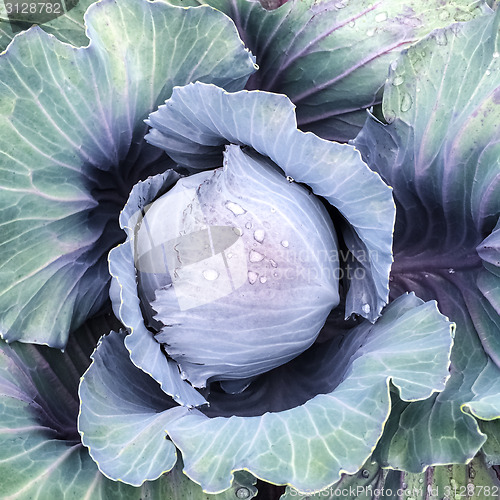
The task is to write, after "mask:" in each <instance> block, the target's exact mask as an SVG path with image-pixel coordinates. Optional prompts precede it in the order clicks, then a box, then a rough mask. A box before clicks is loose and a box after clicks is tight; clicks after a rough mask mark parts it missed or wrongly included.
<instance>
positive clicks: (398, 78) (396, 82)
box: [392, 75, 405, 87]
mask: <svg viewBox="0 0 500 500" xmlns="http://www.w3.org/2000/svg"><path fill="white" fill-rule="evenodd" d="M404 81H405V79H404V78H403V77H402V76H399V75H398V76H396V78H394V80H393V81H392V84H393V85H394V86H395V87H399V85H401V84H402V83H403V82H404Z"/></svg>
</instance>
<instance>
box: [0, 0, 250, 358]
mask: <svg viewBox="0 0 500 500" xmlns="http://www.w3.org/2000/svg"><path fill="white" fill-rule="evenodd" d="M86 23H87V33H88V35H89V37H90V39H91V40H92V42H91V44H90V45H89V46H88V47H85V48H80V49H76V48H73V47H71V46H69V45H67V44H64V43H62V42H60V41H58V40H57V39H55V38H53V37H50V36H49V35H47V34H46V33H45V32H44V31H42V30H41V29H40V28H33V29H31V30H29V31H27V32H25V33H22V34H20V35H19V36H17V37H16V39H15V40H14V41H13V43H12V44H11V45H10V46H9V48H8V50H7V51H6V52H5V53H3V54H2V55H1V56H0V72H1V74H2V82H1V84H0V103H1V104H0V128H1V130H2V134H1V137H0V172H1V176H0V224H1V228H2V230H1V231H0V290H1V291H0V333H1V335H2V337H3V338H4V339H8V340H22V341H23V342H34V343H40V344H48V345H50V346H53V347H59V348H61V347H64V345H65V343H66V341H67V336H68V333H69V331H70V330H74V329H75V328H77V327H78V326H79V325H81V324H82V322H83V321H84V320H85V319H86V318H87V317H88V316H91V315H92V314H95V312H97V311H98V310H99V309H100V308H101V307H102V305H103V303H104V301H105V300H106V298H107V293H108V287H109V274H108V272H107V263H106V254H107V252H108V250H109V249H110V248H112V247H113V246H114V245H116V243H118V242H119V241H120V240H121V239H122V232H121V231H120V229H119V227H118V224H117V220H118V214H119V212H120V210H121V209H122V207H123V205H124V203H125V201H126V198H127V196H128V194H129V192H130V189H131V188H132V186H133V185H134V184H135V183H136V182H137V181H138V180H139V179H140V178H143V177H146V176H147V175H149V174H153V173H157V172H158V171H163V170H165V163H168V162H166V160H165V157H164V155H163V154H162V153H161V151H158V150H156V149H155V148H153V147H151V146H149V145H147V144H146V143H145V142H144V141H143V137H144V134H145V132H146V128H147V127H146V125H145V124H144V123H143V120H144V118H146V116H147V115H148V114H149V113H150V112H151V111H152V110H153V109H156V107H157V106H158V104H159V103H161V102H163V101H164V100H165V99H166V98H168V97H169V96H170V93H171V91H172V88H173V87H174V86H175V85H184V84H186V83H189V82H192V81H195V80H198V79H201V80H204V81H206V82H214V83H217V84H218V85H221V86H223V87H226V88H228V89H232V90H236V89H240V88H242V86H243V85H244V84H245V82H246V80H247V78H248V75H249V74H250V73H251V72H252V71H254V64H253V59H252V57H251V55H250V54H249V53H248V52H247V51H246V50H245V49H244V47H243V45H242V44H241V41H240V39H239V38H238V36H237V32H236V29H235V27H234V25H233V23H232V22H231V21H230V20H229V19H228V18H227V17H226V16H224V15H223V14H222V13H220V12H218V11H216V10H214V9H211V8H210V7H201V8H197V9H181V8H177V7H172V6H169V5H167V4H164V3H162V2H154V3H153V2H148V1H143V0H123V1H120V2H113V1H111V0H103V1H102V2H99V3H97V4H95V5H93V6H92V7H91V8H90V9H89V11H88V12H87V14H86ZM181 33H182V37H181V38H179V36H180V34H181ZM180 40H181V41H180ZM28 117H29V119H28Z"/></svg>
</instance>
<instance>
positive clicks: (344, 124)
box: [169, 0, 488, 142]
mask: <svg viewBox="0 0 500 500" xmlns="http://www.w3.org/2000/svg"><path fill="white" fill-rule="evenodd" d="M169 1H170V2H171V3H175V4H178V5H186V4H190V5H192V4H199V3H203V4H208V5H211V6H213V7H215V8H216V9H219V10H222V12H224V13H226V14H227V15H228V16H229V17H231V19H233V20H234V22H235V23H236V26H237V28H238V31H239V32H240V36H241V38H242V39H243V41H244V42H245V44H246V46H247V47H248V48H249V49H250V50H251V51H252V53H253V54H255V55H256V57H257V64H258V65H259V70H258V71H257V72H256V73H254V74H253V75H252V76H251V77H250V79H249V81H248V84H247V86H246V88H247V89H248V90H253V89H260V90H267V91H269V92H276V93H281V94H286V95H287V96H288V97H289V98H290V100H291V101H292V102H293V103H294V104H296V106H297V123H298V126H299V128H300V129H301V130H308V131H312V132H314V133H315V134H317V135H319V136H320V137H323V138H325V139H330V140H336V141H344V142H345V141H347V140H349V139H353V138H354V137H355V136H356V134H357V133H358V132H359V130H361V128H362V126H363V124H364V122H365V119H366V110H367V109H369V108H370V107H371V106H373V105H374V104H378V103H379V102H380V100H381V89H382V87H383V85H384V82H385V80H386V78H387V67H388V65H389V63H390V62H391V61H392V60H393V59H395V58H396V57H397V55H398V53H399V52H400V51H401V50H402V49H404V48H406V47H408V46H409V45H411V44H412V43H414V42H416V41H417V40H419V39H420V38H422V37H423V36H425V35H427V34H428V33H429V32H430V31H431V30H433V29H434V28H442V27H445V26H447V25H448V24H450V23H452V22H454V21H466V20H468V19H472V18H473V17H476V16H478V15H480V14H481V13H484V12H485V11H487V10H488V7H487V6H486V4H485V2H483V1H480V2H471V1H470V0H453V1H447V2H442V1H441V0H424V1H423V0H410V1H408V0H407V1H405V2H401V1H399V0H378V1H372V0H329V1H325V0H322V1H319V2H318V1H316V0H290V1H288V2H286V3H284V2H281V3H284V5H282V6H281V7H280V8H278V9H276V10H273V11H267V10H265V9H264V8H263V7H262V6H261V4H260V3H259V2H258V1H248V0H169Z"/></svg>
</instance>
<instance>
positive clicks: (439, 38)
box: [434, 30, 448, 45]
mask: <svg viewBox="0 0 500 500" xmlns="http://www.w3.org/2000/svg"><path fill="white" fill-rule="evenodd" d="M434 38H435V39H436V43H437V44H438V45H446V44H447V43H448V38H447V37H446V31H444V30H437V31H435V32H434Z"/></svg>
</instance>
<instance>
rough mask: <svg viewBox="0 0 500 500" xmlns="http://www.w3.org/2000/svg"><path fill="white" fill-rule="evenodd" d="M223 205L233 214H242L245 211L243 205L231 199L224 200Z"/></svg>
mask: <svg viewBox="0 0 500 500" xmlns="http://www.w3.org/2000/svg"><path fill="white" fill-rule="evenodd" d="M224 206H225V207H226V208H227V209H228V210H229V211H230V212H232V213H233V214H234V215H243V214H246V212H247V211H246V210H245V209H244V208H243V207H241V206H240V205H238V204H237V203H234V202H232V201H226V203H225V204H224Z"/></svg>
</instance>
